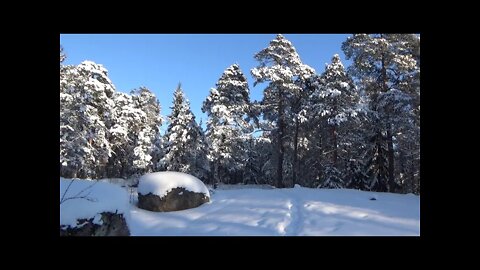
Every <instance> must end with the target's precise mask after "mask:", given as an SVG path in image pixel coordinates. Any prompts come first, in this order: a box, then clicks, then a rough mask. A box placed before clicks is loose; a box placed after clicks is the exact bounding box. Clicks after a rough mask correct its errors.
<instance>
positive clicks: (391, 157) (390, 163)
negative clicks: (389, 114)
mask: <svg viewBox="0 0 480 270" xmlns="http://www.w3.org/2000/svg"><path fill="white" fill-rule="evenodd" d="M387 142H388V186H389V188H388V191H389V192H395V166H394V165H395V164H394V158H395V151H394V150H393V135H392V126H391V125H390V124H389V125H388V129H387Z"/></svg>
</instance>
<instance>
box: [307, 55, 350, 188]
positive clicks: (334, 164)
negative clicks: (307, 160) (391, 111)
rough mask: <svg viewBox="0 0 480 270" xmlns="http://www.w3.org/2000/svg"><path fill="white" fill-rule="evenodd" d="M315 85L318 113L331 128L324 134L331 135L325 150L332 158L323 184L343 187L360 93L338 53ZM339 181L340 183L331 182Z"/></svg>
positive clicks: (327, 126)
mask: <svg viewBox="0 0 480 270" xmlns="http://www.w3.org/2000/svg"><path fill="white" fill-rule="evenodd" d="M316 86H317V88H316V91H315V92H314V93H313V95H315V96H317V97H319V98H320V100H321V101H320V102H319V103H318V104H316V106H315V108H316V109H317V110H318V112H317V113H316V114H320V116H321V117H322V118H323V119H322V120H324V121H325V127H326V128H327V129H328V131H327V134H328V135H327V136H325V137H327V138H328V143H327V145H328V146H329V147H328V148H326V149H324V150H326V151H327V152H328V153H331V154H330V157H331V158H330V161H329V162H328V163H327V164H326V169H325V172H324V174H323V178H324V179H325V181H326V182H325V183H324V184H323V185H322V187H340V188H341V187H344V186H343V183H344V179H343V176H342V173H341V172H342V171H344V170H345V164H343V162H342V161H343V160H345V159H346V157H345V155H342V153H344V152H345V153H348V152H349V151H348V150H347V148H348V146H349V145H351V144H352V142H351V128H352V126H353V125H352V124H353V123H352V122H353V121H354V120H355V119H354V118H355V117H356V116H357V113H358V112H357V104H358V101H359V96H358V92H357V89H356V88H355V85H354V84H353V80H352V79H351V78H350V77H349V76H348V75H347V73H346V71H345V69H344V67H343V64H342V63H341V61H340V56H339V55H338V54H335V55H334V56H333V58H332V62H331V64H329V65H327V67H326V69H325V72H324V73H323V74H322V76H321V78H320V80H319V84H317V85H316ZM349 122H350V123H349ZM347 124H348V125H347ZM339 156H340V157H339ZM336 180H338V183H332V181H336Z"/></svg>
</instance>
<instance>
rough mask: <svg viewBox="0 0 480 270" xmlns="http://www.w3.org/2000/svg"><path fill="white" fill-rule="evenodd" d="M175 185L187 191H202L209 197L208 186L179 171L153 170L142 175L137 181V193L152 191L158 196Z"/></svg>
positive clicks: (164, 193)
mask: <svg viewBox="0 0 480 270" xmlns="http://www.w3.org/2000/svg"><path fill="white" fill-rule="evenodd" d="M177 187H183V188H185V189H186V190H188V191H192V192H196V193H204V194H206V195H207V197H210V193H209V192H208V188H207V187H206V186H205V185H204V184H203V182H202V181H200V180H199V179H198V178H196V177H195V176H193V175H189V174H186V173H181V172H155V173H148V174H145V175H143V176H142V177H141V178H140V181H139V183H138V193H141V194H144V195H146V194H148V193H152V194H155V195H158V196H159V197H160V198H162V197H163V196H165V195H167V193H168V192H169V191H170V190H172V189H174V188H177Z"/></svg>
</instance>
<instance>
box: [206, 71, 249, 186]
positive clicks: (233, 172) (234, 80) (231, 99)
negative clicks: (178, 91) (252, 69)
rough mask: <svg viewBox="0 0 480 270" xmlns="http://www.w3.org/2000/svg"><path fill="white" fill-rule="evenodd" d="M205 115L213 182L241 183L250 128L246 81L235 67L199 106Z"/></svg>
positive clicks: (225, 74) (222, 77) (224, 73)
mask: <svg viewBox="0 0 480 270" xmlns="http://www.w3.org/2000/svg"><path fill="white" fill-rule="evenodd" d="M202 111H203V112H204V113H207V115H208V117H209V118H208V121H207V132H206V138H207V142H208V145H209V147H208V159H209V161H210V162H211V164H213V167H212V170H213V180H214V183H219V182H223V183H234V182H238V181H241V180H242V179H239V176H240V177H241V176H242V175H241V174H242V173H243V171H244V168H245V161H246V160H247V158H248V153H247V144H248V140H249V138H248V137H249V136H250V135H249V133H251V131H252V127H251V125H249V123H248V121H247V117H248V114H249V111H250V98H249V89H248V82H247V79H246V78H245V76H244V75H243V73H242V71H241V69H240V67H239V65H238V64H233V65H231V66H229V67H228V68H227V69H226V70H225V71H224V72H223V74H222V76H221V77H220V79H219V80H218V82H217V83H216V88H212V89H211V90H210V94H209V95H208V96H207V99H206V100H205V101H204V103H203V107H202Z"/></svg>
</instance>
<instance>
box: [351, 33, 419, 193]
mask: <svg viewBox="0 0 480 270" xmlns="http://www.w3.org/2000/svg"><path fill="white" fill-rule="evenodd" d="M416 40H418V38H417V37H416V35H413V34H370V35H367V34H355V35H353V36H352V37H349V38H348V39H347V40H346V41H345V42H344V43H343V44H342V49H343V51H344V52H345V55H346V56H347V59H350V58H352V60H353V66H351V68H350V70H349V71H350V72H351V74H352V75H353V76H355V77H356V79H357V80H358V82H359V85H360V87H361V88H362V89H363V90H364V91H365V92H366V93H367V94H368V97H369V100H370V104H369V109H370V115H369V120H370V121H371V125H372V127H373V128H372V129H371V130H374V131H375V134H371V135H370V136H369V137H370V139H371V141H372V142H371V143H370V146H369V147H368V151H369V152H370V153H369V154H368V158H369V160H368V162H367V165H368V166H369V169H368V170H369V172H370V173H371V177H372V179H373V180H374V181H375V182H374V184H372V185H371V186H375V185H377V186H378V188H379V190H381V191H383V190H388V191H391V192H394V191H395V190H397V189H398V188H397V183H396V181H395V149H394V140H395V137H394V134H395V133H397V132H398V128H399V126H400V125H401V122H404V121H405V120H406V117H405V115H408V111H409V110H411V106H409V105H408V104H409V103H410V99H411V96H410V95H409V94H408V93H406V92H405V86H406V85H409V84H410V83H409V81H410V78H411V77H412V76H413V74H414V73H415V72H416V70H417V69H418V65H417V61H416V59H415V58H416V57H415V54H414V52H415V48H419V46H417V44H414V43H415V41H416ZM418 54H419V52H418ZM405 84H406V85H405ZM377 181H378V182H377Z"/></svg>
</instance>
